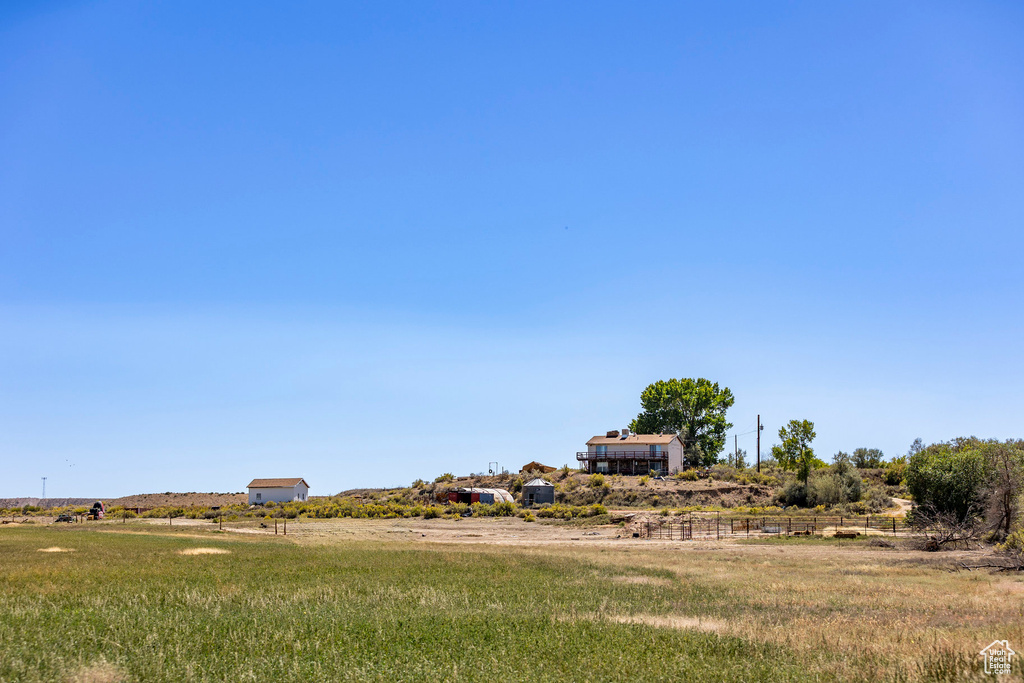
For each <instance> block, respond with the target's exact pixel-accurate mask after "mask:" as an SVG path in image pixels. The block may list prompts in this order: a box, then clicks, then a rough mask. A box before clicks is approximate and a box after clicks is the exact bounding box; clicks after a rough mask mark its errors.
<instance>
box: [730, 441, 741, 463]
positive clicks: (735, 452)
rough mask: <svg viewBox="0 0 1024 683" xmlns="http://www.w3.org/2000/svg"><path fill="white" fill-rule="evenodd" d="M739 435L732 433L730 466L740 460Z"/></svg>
mask: <svg viewBox="0 0 1024 683" xmlns="http://www.w3.org/2000/svg"><path fill="white" fill-rule="evenodd" d="M739 439H740V437H738V436H736V435H735V434H733V435H732V466H733V467H735V466H736V463H738V462H739V461H740V441H739Z"/></svg>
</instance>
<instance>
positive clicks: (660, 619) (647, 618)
mask: <svg viewBox="0 0 1024 683" xmlns="http://www.w3.org/2000/svg"><path fill="white" fill-rule="evenodd" d="M581 619H583V620H587V621H613V622H615V623H617V624H641V625H643V626H654V627H655V628H674V629H693V630H697V631H705V632H707V633H724V632H725V631H727V630H728V628H727V625H726V623H725V622H724V621H718V620H716V619H702V618H700V617H686V616H676V615H660V616H659V615H654V614H580V615H575V616H574V617H571V618H570V619H567V621H576V620H581Z"/></svg>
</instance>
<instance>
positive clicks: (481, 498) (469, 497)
mask: <svg viewBox="0 0 1024 683" xmlns="http://www.w3.org/2000/svg"><path fill="white" fill-rule="evenodd" d="M448 502H449V503H487V504H489V505H493V504H494V503H514V502H515V499H514V498H513V497H512V494H511V493H509V492H508V491H506V490H505V489H480V488H462V489H458V490H457V491H450V492H449V493H448Z"/></svg>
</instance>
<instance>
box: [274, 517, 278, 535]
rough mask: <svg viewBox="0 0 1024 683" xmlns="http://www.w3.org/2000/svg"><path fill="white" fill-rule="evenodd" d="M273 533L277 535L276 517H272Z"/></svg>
mask: <svg viewBox="0 0 1024 683" xmlns="http://www.w3.org/2000/svg"><path fill="white" fill-rule="evenodd" d="M274 535H275V536H277V518H276V517H275V518H274Z"/></svg>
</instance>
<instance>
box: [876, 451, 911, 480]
mask: <svg viewBox="0 0 1024 683" xmlns="http://www.w3.org/2000/svg"><path fill="white" fill-rule="evenodd" d="M906 478H907V456H905V455H901V456H900V457H898V458H894V459H893V460H892V462H890V463H888V464H887V465H886V466H885V470H883V472H882V479H883V480H884V481H885V483H886V484H888V485H889V486H900V485H901V484H903V483H904V482H905V480H906Z"/></svg>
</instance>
